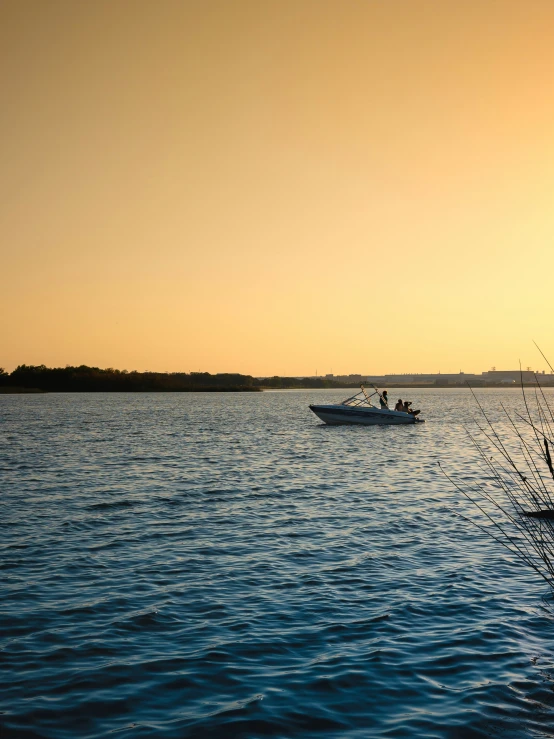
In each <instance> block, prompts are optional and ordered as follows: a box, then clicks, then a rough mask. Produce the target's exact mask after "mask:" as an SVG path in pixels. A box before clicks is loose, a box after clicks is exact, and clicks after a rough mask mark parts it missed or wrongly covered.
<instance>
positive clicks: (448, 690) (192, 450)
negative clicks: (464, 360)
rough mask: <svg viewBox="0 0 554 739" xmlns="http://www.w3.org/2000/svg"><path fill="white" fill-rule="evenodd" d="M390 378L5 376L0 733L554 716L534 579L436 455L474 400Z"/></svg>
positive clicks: (539, 725)
mask: <svg viewBox="0 0 554 739" xmlns="http://www.w3.org/2000/svg"><path fill="white" fill-rule="evenodd" d="M404 394H406V395H408V397H410V398H411V399H413V400H414V407H419V406H420V407H422V408H423V413H422V416H425V417H426V418H427V423H426V424H422V425H419V426H406V427H401V426H397V427H388V428H387V427H382V428H379V427H367V428H362V427H347V426H344V427H326V426H322V425H321V424H320V423H319V421H318V419H317V418H316V417H315V416H314V415H313V414H311V413H310V411H309V410H308V408H307V406H308V403H309V402H324V401H325V400H327V401H328V402H334V401H337V400H340V399H341V398H342V393H341V392H340V391H339V392H336V391H334V392H331V391H315V390H313V391H302V392H270V393H259V394H254V393H253V394H141V395H130V394H129V395H127V394H117V395H103V394H99V395H58V394H52V395H33V396H28V395H27V396H0V421H1V425H0V444H1V446H0V450H1V451H0V489H1V502H0V509H1V510H0V512H1V522H2V523H1V525H2V536H1V539H0V568H1V569H0V577H1V582H2V591H1V594H2V600H1V606H0V649H1V651H0V670H1V671H0V674H1V675H2V678H3V680H2V683H3V689H2V691H1V693H0V712H1V713H0V727H1V728H0V735H1V736H2V739H4V738H7V737H9V738H11V737H25V738H27V737H52V738H53V739H66V738H67V739H69V738H71V739H74V738H75V737H87V738H88V737H90V738H92V737H107V736H111V735H112V733H115V735H116V736H117V737H121V739H123V738H124V737H132V738H133V739H134V738H135V737H161V738H163V739H166V738H167V739H169V738H171V739H173V738H174V737H175V738H176V737H179V738H180V739H182V738H184V737H208V738H211V737H244V738H254V737H262V736H272V737H341V738H342V737H364V738H365V737H370V738H374V737H375V738H380V737H399V738H400V737H406V738H408V737H410V738H414V737H418V738H419V737H426V738H429V739H430V738H431V737H432V738H433V739H435V738H440V739H446V738H448V739H454V738H455V737H459V738H460V739H473V738H477V737H503V738H508V739H510V738H514V739H515V738H516V737H517V738H518V739H519V738H520V737H527V736H528V737H544V736H554V728H553V727H554V692H553V688H554V678H553V677H552V675H553V673H554V649H553V635H554V621H553V610H552V608H551V599H550V596H549V593H548V589H547V588H546V586H545V584H544V583H543V582H542V581H541V580H540V579H538V578H537V576H536V575H534V574H533V573H532V571H530V570H528V569H527V568H526V567H525V566H523V565H521V564H519V563H518V562H517V561H515V560H514V558H513V557H512V556H511V555H510V554H509V552H507V551H506V550H503V549H502V548H501V547H500V546H499V545H498V544H496V543H495V542H494V541H492V540H489V539H488V538H487V537H486V536H485V535H483V534H481V532H480V531H479V530H478V529H476V528H474V527H472V526H471V525H470V524H467V523H465V522H464V521H463V520H461V519H460V518H459V517H457V516H455V515H454V514H453V513H452V512H451V510H449V509H450V508H451V507H452V506H453V505H456V501H458V500H459V497H460V496H459V495H458V494H457V493H456V491H455V490H453V489H452V487H451V485H450V484H449V482H448V481H447V480H446V479H445V477H444V476H443V474H442V473H441V472H440V470H439V468H438V465H437V462H438V460H439V459H441V460H443V461H446V462H447V464H448V466H449V469H450V471H451V472H453V473H454V474H455V475H457V476H459V477H464V476H465V477H471V476H475V474H476V469H477V468H476V467H475V453H474V451H472V449H471V446H470V444H469V442H468V440H467V438H466V436H465V432H464V430H463V427H462V422H463V421H467V420H470V418H471V416H472V415H473V414H474V411H475V405H474V403H473V401H472V400H471V397H470V395H469V393H468V391H464V390H410V391H409V392H408V393H406V391H404ZM480 397H481V398H482V399H483V402H484V404H485V405H486V407H487V408H490V409H491V412H492V413H493V415H494V414H497V408H498V404H499V401H500V400H503V401H504V402H507V403H508V404H509V405H510V406H513V405H514V403H515V404H518V403H520V399H519V393H518V391H517V390H512V389H510V390H506V391H498V390H496V391H495V390H491V391H481V393H480ZM391 398H392V399H394V400H396V393H394V392H392V393H391ZM458 505H460V506H462V508H463V507H464V506H465V508H463V509H464V510H466V509H467V510H469V504H468V503H464V502H463V501H462V502H461V503H458ZM462 508H460V510H461V509H462Z"/></svg>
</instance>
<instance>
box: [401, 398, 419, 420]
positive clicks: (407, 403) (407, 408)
mask: <svg viewBox="0 0 554 739" xmlns="http://www.w3.org/2000/svg"><path fill="white" fill-rule="evenodd" d="M411 404H412V402H411V400H406V401H405V403H404V407H403V408H402V410H403V411H404V413H411V414H412V416H417V414H418V413H421V411H413V410H412V409H411V408H410V406H411Z"/></svg>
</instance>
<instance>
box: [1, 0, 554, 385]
mask: <svg viewBox="0 0 554 739" xmlns="http://www.w3.org/2000/svg"><path fill="white" fill-rule="evenodd" d="M0 90H1V95H2V115H1V116H0V250H1V254H0V366H3V367H5V368H6V369H8V370H12V369H14V368H15V367H16V366H17V365H18V364H46V365H48V366H65V365H68V364H69V365H80V364H88V365H94V366H99V367H116V368H119V369H128V370H132V369H137V370H157V371H185V372H190V371H207V372H242V373H246V374H252V375H259V376H261V375H274V374H278V375H312V374H315V373H316V372H317V373H319V374H326V373H331V372H332V373H334V374H343V373H353V372H361V373H375V374H379V373H385V372H439V371H440V372H458V371H460V370H463V371H466V372H474V371H483V370H487V369H490V368H491V367H492V366H496V367H497V369H501V368H502V369H512V368H515V367H517V366H518V362H519V360H520V359H521V361H522V362H523V364H524V366H527V365H531V366H532V367H533V369H544V368H546V364H545V362H544V360H542V358H541V357H540V355H539V354H538V352H537V350H536V349H535V347H534V346H533V343H532V342H533V340H535V341H536V342H537V343H538V344H539V345H540V346H541V348H542V350H543V351H544V352H545V354H546V355H547V356H549V358H551V359H550V361H551V363H552V364H554V336H553V335H552V314H553V311H552V308H553V297H552V295H553V292H552V278H553V274H554V3H552V2H551V0H517V1H515V0H463V1H462V0H456V1H454V0H332V1H330V0H198V1H196V0H175V1H173V0H156V1H155V2H154V0H91V1H90V2H76V1H75V0H67V1H66V0H0Z"/></svg>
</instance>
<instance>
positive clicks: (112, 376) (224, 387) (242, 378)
mask: <svg viewBox="0 0 554 739" xmlns="http://www.w3.org/2000/svg"><path fill="white" fill-rule="evenodd" d="M326 387H331V388H332V387H336V388H339V387H345V385H341V384H340V383H338V382H334V381H332V380H327V379H324V378H316V379H315V380H314V379H313V378H305V379H300V378H297V377H271V378H266V379H263V380H260V379H258V378H256V377H252V376H250V375H240V374H234V373H229V374H217V375H211V374H210V373H209V372H190V373H186V372H167V373H166V372H136V371H133V372H127V371H126V370H117V369H111V368H109V369H99V368H98V367H87V366H85V365H81V366H80V367H55V368H51V367H45V366H44V365H43V364H41V365H34V366H33V365H25V364H21V365H19V367H17V368H16V369H15V370H14V371H13V372H11V373H8V372H6V371H5V370H4V369H2V368H0V392H29V390H35V391H37V390H39V391H44V392H58V393H59V392H62V393H76V392H77V393H96V392H104V393H105V392H110V393H111V392H131V393H135V392H234V391H257V390H262V389H263V388H326ZM352 387H353V386H352Z"/></svg>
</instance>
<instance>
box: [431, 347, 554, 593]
mask: <svg viewBox="0 0 554 739" xmlns="http://www.w3.org/2000/svg"><path fill="white" fill-rule="evenodd" d="M537 348H538V349H539V351H540V352H541V354H542V356H543V357H544V359H545V360H546V362H547V363H548V366H549V367H550V369H551V370H552V366H551V365H550V362H548V360H547V359H546V357H545V356H544V354H543V353H542V351H541V350H540V348H539V347H538V346H537ZM552 371H553V372H554V370H552ZM520 383H521V393H522V396H523V407H524V409H525V411H524V413H523V414H521V413H517V412H512V413H510V412H509V411H508V410H507V409H506V408H505V406H504V405H503V404H502V403H501V408H502V411H503V414H504V417H505V421H506V422H505V423H503V424H501V425H499V424H497V423H495V422H493V421H492V420H491V419H490V416H489V414H487V412H486V411H485V409H484V408H483V406H482V404H481V403H480V402H479V399H478V397H477V396H476V394H475V393H474V392H473V390H472V389H471V388H470V390H471V392H472V394H473V397H474V400H475V402H476V404H477V407H478V408H479V412H480V419H479V420H477V421H476V422H475V424H476V429H477V430H475V429H470V428H467V427H466V431H467V433H468V436H469V438H470V440H471V443H472V444H473V446H474V447H475V449H476V450H477V453H478V455H479V457H480V459H481V462H482V465H481V467H482V475H481V478H482V479H481V481H480V482H477V483H472V484H467V483H466V482H462V481H460V480H458V479H456V478H455V477H454V476H452V475H451V474H449V473H448V472H447V470H446V469H445V467H444V465H443V464H441V469H442V471H443V472H444V474H445V475H446V477H447V478H448V479H449V480H450V482H451V483H452V484H453V485H454V486H455V487H456V489H457V490H458V491H459V492H460V493H461V494H462V495H463V496H464V497H465V498H467V499H468V500H469V501H471V503H472V504H473V505H474V506H475V508H476V511H475V515H474V516H471V517H470V516H466V515H464V514H462V513H460V512H459V511H457V510H454V511H453V512H454V513H456V515H458V516H460V517H461V518H463V519H464V520H466V521H469V522H471V523H472V524H473V525H475V526H477V527H478V528H479V529H481V530H482V531H484V532H485V533H486V534H487V535H488V536H490V537H492V538H493V539H494V540H495V541H497V542H499V543H500V544H502V545H503V546H505V547H506V548H507V549H509V550H510V551H511V552H512V553H513V554H514V555H516V556H517V557H518V558H519V559H520V560H521V561H523V562H524V563H525V564H526V565H528V566H529V567H531V568H532V569H533V570H534V571H535V572H536V573H537V574H538V575H540V576H541V577H542V578H543V579H544V580H546V582H547V583H548V584H549V586H550V587H551V588H552V590H553V591H554V468H553V464H552V456H551V449H552V447H553V446H554V433H553V429H554V414H553V412H552V408H551V407H550V405H549V403H548V399H547V397H546V395H545V393H544V391H543V389H542V387H541V385H540V381H539V378H538V377H537V375H534V387H530V388H529V387H527V388H526V387H525V386H524V383H523V373H521V372H520Z"/></svg>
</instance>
